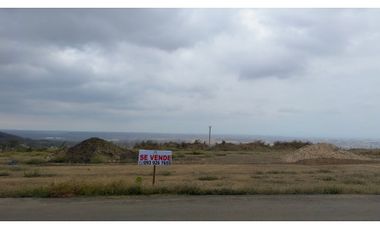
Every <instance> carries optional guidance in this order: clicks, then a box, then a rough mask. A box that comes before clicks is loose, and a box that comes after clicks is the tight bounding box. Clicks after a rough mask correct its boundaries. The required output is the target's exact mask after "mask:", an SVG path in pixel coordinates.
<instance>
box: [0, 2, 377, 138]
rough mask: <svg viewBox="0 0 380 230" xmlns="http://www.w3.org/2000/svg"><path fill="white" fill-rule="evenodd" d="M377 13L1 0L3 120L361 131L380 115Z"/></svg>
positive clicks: (143, 127)
mask: <svg viewBox="0 0 380 230" xmlns="http://www.w3.org/2000/svg"><path fill="white" fill-rule="evenodd" d="M379 12H380V11H379V10H345V9H331V10H326V9H319V10H311V9H309V10H306V9H297V10H296V9H286V10H285V9H282V10H275V9H270V10H269V9H259V10H251V9H230V10H228V9H224V10H221V9H215V10H212V9H1V10H0V21H1V24H0V105H1V107H0V127H3V128H35V129H67V128H72V129H73V128H74V129H94V130H95V129H104V128H106V129H108V130H120V131H155V130H156V129H159V131H167V132H198V131H200V130H203V128H204V127H205V126H207V125H208V124H209V123H213V124H214V125H215V127H219V128H220V132H224V133H256V134H275V135H276V134H277V135H293V136H294V135H295V136H299V135H330V134H331V135H338V134H339V127H340V125H343V124H347V123H350V122H351V121H352V123H353V127H352V130H358V126H359V124H358V126H355V122H354V121H355V120H365V119H372V118H373V116H375V115H380V106H378V103H377V98H378V97H379V93H378V90H377V88H376V86H377V85H378V84H379V83H380V79H379V78H378V77H377V73H378V72H379V70H380V69H379V68H380V67H379V66H378V63H377V60H378V59H379V58H380V57H379V56H380V55H379V52H378V51H379V50H378V49H379V48H377V47H378V45H377V44H378V43H379V41H380V32H379V30H378V28H380V27H379V26H380V25H379V22H380V20H379V19H380V16H379V15H380V14H379ZM378 79H379V80H378ZM368 105H370V106H368ZM359 107H360V110H361V111H360V112H359V111H355V108H359ZM326 111H330V112H326ZM346 114H349V115H346ZM17 119H19V120H20V119H22V120H23V121H21V120H20V126H17ZM315 119H322V120H323V121H325V122H326V123H328V124H330V125H329V126H328V127H326V130H321V128H320V124H319V123H316V125H314V124H313V122H312V121H313V120H315ZM33 120H35V121H36V122H35V124H36V125H35V126H33V124H34V123H33ZM28 121H29V122H28ZM37 121H38V122H37ZM43 121H46V122H45V123H44V122H43ZM74 121H75V122H74ZM100 123H101V125H100ZM21 124H22V125H21ZM81 124H83V125H82V126H81ZM297 124H303V126H302V127H298V128H297V129H295V130H297V133H295V132H296V131H292V130H289V129H287V128H286V127H292V126H297ZM368 124H369V123H368ZM368 124H367V126H368ZM370 124H371V126H372V127H377V128H380V123H379V122H376V121H373V120H371V122H370ZM360 125H361V126H363V123H361V124H360ZM367 126H366V127H367ZM153 129H154V130H153ZM337 130H338V131H337ZM344 130H347V128H345V129H344ZM377 130H380V129H377ZM365 133H366V132H361V133H360V135H363V136H365ZM341 134H342V135H346V131H345V132H342V133H341ZM367 134H368V135H372V136H373V135H375V134H376V132H375V131H368V132H367ZM378 134H379V135H380V133H378Z"/></svg>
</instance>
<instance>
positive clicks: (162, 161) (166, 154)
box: [138, 149, 172, 185]
mask: <svg viewBox="0 0 380 230" xmlns="http://www.w3.org/2000/svg"><path fill="white" fill-rule="evenodd" d="M171 164H172V151H170V150H145V149H140V150H139V160H138V165H153V180H152V184H153V185H154V184H155V183H156V166H157V165H159V166H169V165H171Z"/></svg>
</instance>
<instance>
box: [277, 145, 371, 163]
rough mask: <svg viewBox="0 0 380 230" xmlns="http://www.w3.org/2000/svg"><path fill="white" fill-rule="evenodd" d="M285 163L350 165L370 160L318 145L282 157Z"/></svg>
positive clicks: (328, 146)
mask: <svg viewBox="0 0 380 230" xmlns="http://www.w3.org/2000/svg"><path fill="white" fill-rule="evenodd" d="M284 161H285V162H287V163H301V164H352V163H365V162H368V161H371V159H369V158H367V157H363V156H359V155H356V154H354V153H352V152H349V151H346V150H343V149H340V148H338V147H336V146H335V145H332V144H326V143H320V144H314V145H309V146H305V147H302V148H300V149H298V150H297V151H296V152H294V153H291V154H288V155H286V156H285V157H284Z"/></svg>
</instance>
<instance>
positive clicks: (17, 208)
mask: <svg viewBox="0 0 380 230" xmlns="http://www.w3.org/2000/svg"><path fill="white" fill-rule="evenodd" d="M0 220H380V196H372V195H275V196H261V195H255V196H134V197H133V196H132V197H113V198H62V199H31V198H20V199H13V198H3V199H0Z"/></svg>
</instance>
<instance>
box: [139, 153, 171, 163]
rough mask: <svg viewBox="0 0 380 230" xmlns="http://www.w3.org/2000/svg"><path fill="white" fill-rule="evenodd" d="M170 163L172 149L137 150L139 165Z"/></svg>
mask: <svg viewBox="0 0 380 230" xmlns="http://www.w3.org/2000/svg"><path fill="white" fill-rule="evenodd" d="M171 163H172V151H169V150H144V149H140V150H139V163H138V164H139V165H163V166H168V165H171Z"/></svg>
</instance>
